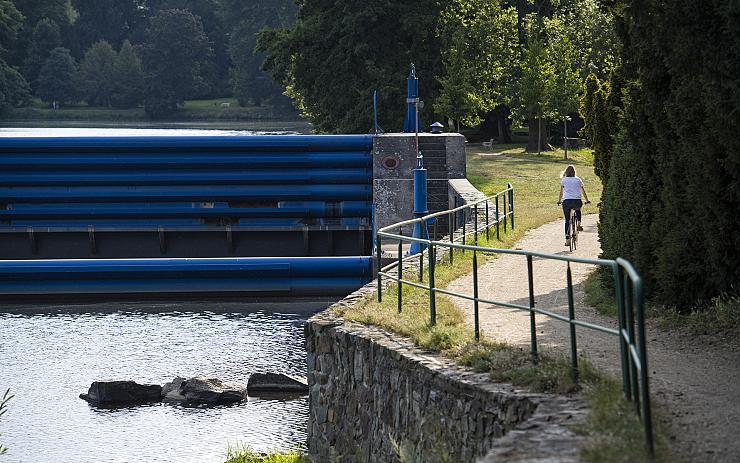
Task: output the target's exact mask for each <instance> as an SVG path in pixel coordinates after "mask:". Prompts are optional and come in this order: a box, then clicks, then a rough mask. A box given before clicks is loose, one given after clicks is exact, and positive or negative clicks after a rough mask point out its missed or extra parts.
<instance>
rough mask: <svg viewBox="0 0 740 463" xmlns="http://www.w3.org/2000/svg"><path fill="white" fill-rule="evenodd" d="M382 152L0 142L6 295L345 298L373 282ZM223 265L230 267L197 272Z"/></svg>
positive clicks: (328, 140) (287, 144)
mask: <svg viewBox="0 0 740 463" xmlns="http://www.w3.org/2000/svg"><path fill="white" fill-rule="evenodd" d="M371 150H372V136H369V135H367V136H365V135H337V136H250V137H107V138H104V137H85V138H0V259H3V260H0V294H20V293H19V292H18V291H21V292H22V291H29V292H31V293H37V292H38V293H43V292H48V293H49V294H56V293H55V291H58V292H60V293H64V294H67V293H73V292H74V291H79V292H81V293H89V292H92V291H93V290H94V291H97V292H99V291H100V290H102V289H105V290H106V291H108V290H109V291H111V292H117V291H118V289H120V290H121V292H124V291H126V290H125V289H124V288H128V291H134V292H136V291H138V289H136V288H139V289H140V290H141V291H143V292H151V291H150V290H151V289H156V290H157V291H159V292H170V291H168V290H167V288H168V287H170V288H173V291H174V292H179V291H181V290H182V289H186V288H189V289H192V290H193V291H195V292H200V291H211V290H213V291H219V292H220V291H249V292H251V291H256V289H255V288H258V287H260V285H264V287H265V288H275V290H274V291H275V292H278V293H281V294H282V293H283V292H284V291H285V290H284V288H286V287H289V288H291V289H290V291H289V292H290V293H291V294H316V291H317V290H318V289H320V291H321V292H322V293H323V294H342V293H345V292H346V290H347V288H356V287H358V286H360V285H361V284H362V283H363V282H366V281H369V279H370V275H369V267H368V266H369V261H368V260H367V259H365V258H359V257H356V256H363V255H369V253H370V252H369V251H370V245H371V241H372V236H371V233H372V156H371ZM333 256H336V257H334V258H329V257H333ZM353 256H354V257H353ZM213 258H217V259H231V260H230V261H229V260H224V261H219V263H218V265H216V264H215V263H214V265H216V266H214V265H211V266H206V270H202V271H201V270H198V271H196V269H197V268H201V266H202V265H204V262H202V261H200V260H198V259H213ZM249 258H254V259H268V260H267V261H262V260H259V261H257V260H255V261H254V262H252V261H245V260H243V259H249ZM342 258H346V259H348V260H347V261H343V260H342ZM131 259H142V261H141V263H140V264H136V265H134V264H133V263H132V261H131ZM158 259H161V260H158ZM194 259H195V260H194ZM286 259H287V260H286ZM15 261H27V262H25V263H22V262H21V263H18V264H17V265H21V264H23V265H27V266H26V267H24V266H23V265H21V266H20V267H18V266H14V265H15V264H13V262H15ZM196 261H197V262H198V264H197V265H196V264H195V263H194V262H196ZM264 265H268V266H272V267H270V268H271V269H272V270H270V272H272V273H271V276H269V277H267V276H265V277H264V278H257V275H258V274H259V273H260V272H255V271H252V270H249V271H248V270H246V269H255V268H262V267H260V266H263V267H264ZM286 265H287V267H286ZM348 265H349V266H350V267H352V268H353V269H354V273H352V272H348V271H347V266H348ZM100 266H103V267H104V268H106V269H108V270H106V271H105V272H103V271H100V269H101V268H103V267H100ZM52 267H53V268H55V269H66V270H64V272H63V273H65V275H67V274H68V275H72V276H74V277H71V276H70V278H62V279H59V278H57V277H54V275H57V274H56V273H54V272H51V270H49V269H50V268H52ZM145 268H146V269H149V270H144V269H145ZM226 268H228V269H229V270H223V269H226ZM307 268H312V269H314V272H313V273H312V272H310V271H306V270H305V269H307ZM9 269H15V270H19V269H24V270H23V271H19V273H18V274H19V275H20V278H21V280H18V279H17V278H11V274H12V273H13V272H14V271H15V270H12V271H11V270H9ZM131 269H137V270H131ZM217 269H218V270H217ZM239 269H242V270H243V271H242V270H239ZM296 269H301V270H300V271H299V270H296ZM325 271H326V272H329V273H330V274H331V275H329V274H326V275H324V276H319V275H323V274H322V273H321V272H325ZM137 272H138V273H139V274H141V275H147V277H146V278H145V279H141V278H132V275H134V274H136V273H137ZM198 272H201V273H198ZM224 272H226V273H224ZM250 272H251V273H250ZM281 272H282V273H283V276H281V277H277V276H275V274H276V273H281ZM231 273H233V274H234V277H229V276H227V274H231ZM180 274H181V276H180V277H175V276H174V275H180ZM153 275H159V277H153ZM358 275H359V276H358ZM268 280H269V281H268ZM198 281H200V283H198ZM332 281H333V283H329V282H332ZM83 282H87V283H83ZM322 282H323V283H322ZM168 285H169V286H168ZM309 287H312V288H314V289H310V288H309ZM330 287H331V288H334V289H333V290H330ZM23 288H25V289H23ZM44 288H46V289H44ZM55 288H56V289H55ZM116 288H118V289H116ZM147 288H150V289H147ZM209 288H210V289H209ZM104 292H105V291H104ZM268 292H269V291H268Z"/></svg>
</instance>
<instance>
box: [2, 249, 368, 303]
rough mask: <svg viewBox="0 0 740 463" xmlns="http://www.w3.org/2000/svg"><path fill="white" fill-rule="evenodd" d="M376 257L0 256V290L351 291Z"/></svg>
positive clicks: (24, 292) (4, 292)
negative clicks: (25, 258)
mask: <svg viewBox="0 0 740 463" xmlns="http://www.w3.org/2000/svg"><path fill="white" fill-rule="evenodd" d="M371 270H372V258H371V257H369V256H357V257H294V258H287V257H286V258H259V257H250V258H244V257H241V258H205V259H63V260H35V261H8V260H3V261H0V295H44V294H104V293H105V294H107V293H119V294H130V293H197V292H260V293H265V292H267V293H287V294H292V295H333V294H347V293H348V292H351V291H352V290H354V289H356V288H359V287H360V286H362V285H363V284H365V283H367V282H369V281H370V280H371V278H372V272H371Z"/></svg>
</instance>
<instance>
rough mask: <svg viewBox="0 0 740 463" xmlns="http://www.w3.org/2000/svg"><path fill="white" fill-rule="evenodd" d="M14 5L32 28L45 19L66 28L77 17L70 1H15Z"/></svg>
mask: <svg viewBox="0 0 740 463" xmlns="http://www.w3.org/2000/svg"><path fill="white" fill-rule="evenodd" d="M13 3H15V6H16V8H18V10H19V11H20V12H21V13H23V16H25V17H26V20H27V24H29V25H30V26H31V28H34V27H35V26H36V25H37V24H38V22H39V21H42V20H44V19H48V20H50V21H51V22H53V23H55V24H57V25H59V26H66V25H68V24H70V23H72V22H73V21H74V20H75V19H76V17H77V12H76V11H75V9H74V8H73V7H72V3H71V1H70V0H13ZM50 50H51V49H50Z"/></svg>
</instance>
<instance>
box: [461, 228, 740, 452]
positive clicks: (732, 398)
mask: <svg viewBox="0 0 740 463" xmlns="http://www.w3.org/2000/svg"><path fill="white" fill-rule="evenodd" d="M596 220H597V216H596V215H589V216H584V217H583V226H584V231H583V232H582V233H581V234H580V235H579V243H578V244H579V246H578V250H577V251H575V252H574V253H573V254H574V255H577V256H582V257H597V256H598V255H599V252H600V247H599V243H598V236H597V233H596ZM563 244H564V239H563V221H562V220H560V221H556V222H552V223H549V224H546V225H544V226H542V227H540V228H537V229H535V230H531V231H530V232H528V233H527V234H526V235H525V237H524V238H523V239H522V241H520V242H519V243H518V245H517V248H520V249H527V250H537V251H544V252H549V253H563V254H565V253H569V251H568V248H566V247H564V246H563ZM533 269H534V281H535V285H534V289H535V295H536V296H535V299H536V304H537V306H538V307H539V308H541V309H549V310H552V311H554V312H557V313H562V314H566V313H567V305H568V297H567V292H566V290H565V281H566V280H565V274H566V272H565V269H566V265H565V263H564V262H557V261H550V260H542V259H539V260H538V259H535V260H534V266H533ZM592 269H593V267H591V266H586V265H580V264H577V265H573V266H572V273H573V282H574V284H575V285H576V286H575V291H574V300H575V302H576V318H578V319H581V320H586V321H592V322H598V323H600V324H608V325H609V326H614V327H616V320H614V319H612V318H611V317H607V316H603V315H600V314H599V313H597V312H596V311H595V310H594V309H592V308H591V307H588V306H587V305H586V304H585V303H584V301H583V298H584V293H583V284H582V283H583V280H584V279H585V278H586V277H587V276H588V274H589V273H590V272H591V271H592ZM479 281H480V282H481V288H480V290H479V291H480V297H483V298H486V299H490V300H499V301H503V302H516V303H520V304H523V305H528V304H529V292H528V287H527V265H526V260H525V259H524V258H522V257H521V256H512V255H503V256H499V257H498V258H497V259H495V260H492V261H491V262H489V263H487V264H485V265H484V266H483V267H481V269H480V271H479ZM471 287H472V276H470V275H469V276H467V277H463V278H460V279H458V280H456V281H454V282H452V284H450V286H449V289H451V290H454V291H459V292H471V290H470V288H471ZM453 300H454V302H455V304H456V305H458V307H460V308H461V309H463V310H464V311H465V313H466V314H467V315H468V319H469V321H470V323H471V324H472V303H471V302H469V301H466V300H463V299H459V298H453ZM480 319H481V329H482V332H483V333H484V334H485V335H486V336H487V337H488V338H490V339H495V340H500V341H505V342H508V343H510V344H514V345H519V346H522V347H526V348H529V338H530V331H529V314H528V313H526V312H522V311H517V310H509V309H503V308H498V307H493V306H489V305H481V307H480ZM568 329H569V328H568V326H567V325H566V324H564V323H561V322H557V321H554V320H549V319H548V318H546V317H544V316H539V317H538V320H537V336H538V342H539V346H540V349H542V350H550V351H557V352H562V353H566V352H569V343H568ZM647 338H648V364H649V369H650V381H651V383H650V385H651V388H652V393H653V396H654V397H655V399H656V402H657V407H660V408H662V409H663V411H664V412H663V414H664V415H667V416H668V417H669V418H670V421H671V423H670V426H669V429H670V438H671V441H672V442H673V444H674V445H673V448H674V453H675V455H676V456H677V457H678V456H683V457H685V458H684V459H685V460H686V461H690V462H739V461H740V438H738V432H739V431H740V349H739V348H738V345H737V343H734V345H732V346H729V347H728V346H727V345H726V344H725V343H718V342H716V339H709V338H708V339H699V340H697V341H690V340H689V339H688V337H686V336H684V335H682V334H681V333H669V332H665V331H661V330H659V329H658V328H656V327H655V326H652V324H649V326H648V333H647ZM577 339H578V348H579V351H582V352H584V353H586V352H588V353H589V357H590V358H591V361H592V362H593V363H594V364H595V365H596V366H598V367H600V368H602V369H605V370H607V371H609V372H612V373H614V374H617V373H618V372H619V360H618V359H619V357H618V353H619V346H618V344H617V342H616V338H614V337H610V336H608V335H604V334H601V333H598V332H594V331H591V330H586V329H579V330H578V335H577ZM720 344H721V345H720Z"/></svg>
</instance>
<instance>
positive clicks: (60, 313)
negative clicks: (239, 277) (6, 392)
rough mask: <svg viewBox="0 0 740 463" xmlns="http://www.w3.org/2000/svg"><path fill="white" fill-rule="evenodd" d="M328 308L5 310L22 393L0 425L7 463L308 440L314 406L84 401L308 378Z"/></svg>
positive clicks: (6, 381) (166, 455)
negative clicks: (99, 392)
mask: <svg viewBox="0 0 740 463" xmlns="http://www.w3.org/2000/svg"><path fill="white" fill-rule="evenodd" d="M326 304H327V302H326V301H312V302H309V301H297V302H293V303H290V304H282V305H281V304H277V305H275V304H269V303H260V304H244V303H240V302H214V301H190V302H177V303H173V302H161V303H131V302H129V303H118V304H105V305H102V304H97V305H77V306H63V307H59V306H52V305H46V306H39V305H32V306H31V305H25V306H24V305H14V306H7V305H5V306H3V307H2V309H1V310H3V311H5V312H4V313H0V388H6V387H10V388H11V390H12V391H13V393H15V395H16V397H15V398H14V399H13V400H12V401H11V403H10V404H9V405H10V406H9V410H8V413H7V414H6V415H5V416H3V418H2V426H0V428H1V429H2V434H3V436H2V442H3V443H4V444H5V445H7V446H8V447H10V451H9V453H8V454H7V455H5V456H4V457H3V461H4V462H25V461H36V462H61V461H64V462H124V461H125V462H164V461H168V462H169V461H175V460H177V461H181V462H220V461H223V460H224V456H225V453H226V449H227V447H228V446H229V445H230V444H231V445H234V444H240V443H242V444H248V445H250V446H252V447H253V448H255V449H262V450H264V449H270V448H276V447H277V448H290V447H293V446H295V445H296V444H299V443H303V442H304V441H305V437H306V436H305V429H306V420H307V413H308V407H307V400H306V398H302V399H299V400H290V401H283V400H262V399H257V398H250V400H249V401H248V402H247V403H244V404H240V405H237V406H232V407H216V408H188V407H182V406H178V405H171V404H155V405H150V406H143V407H135V408H125V409H113V410H104V409H97V408H94V407H90V406H89V405H88V404H87V403H86V402H84V401H83V400H81V399H79V398H78V394H79V393H81V392H85V391H86V389H87V387H88V386H89V385H90V383H91V382H92V381H95V380H116V379H132V380H136V381H138V382H150V383H156V384H163V383H164V382H166V381H169V380H171V379H172V378H174V377H175V376H188V377H189V376H196V375H205V376H209V377H215V378H220V379H222V380H225V381H229V382H237V383H243V384H245V383H246V380H247V377H248V375H249V374H250V373H252V372H259V371H274V372H278V373H286V374H291V375H305V352H304V350H303V323H304V321H305V319H306V318H307V317H308V316H309V314H310V313H313V312H315V311H317V310H320V309H322V308H323V307H326ZM40 312H43V313H40Z"/></svg>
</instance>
